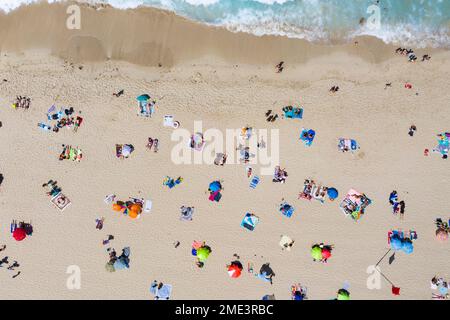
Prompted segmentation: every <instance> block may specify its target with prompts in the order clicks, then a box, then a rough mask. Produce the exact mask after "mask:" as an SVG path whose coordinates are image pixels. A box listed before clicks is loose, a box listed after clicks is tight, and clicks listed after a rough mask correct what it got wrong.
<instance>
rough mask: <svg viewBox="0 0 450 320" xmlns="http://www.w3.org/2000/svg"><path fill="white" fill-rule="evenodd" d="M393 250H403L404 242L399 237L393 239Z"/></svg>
mask: <svg viewBox="0 0 450 320" xmlns="http://www.w3.org/2000/svg"><path fill="white" fill-rule="evenodd" d="M391 248H392V250H401V249H402V248H403V242H402V240H401V239H400V238H399V237H398V236H393V237H392V238H391Z"/></svg>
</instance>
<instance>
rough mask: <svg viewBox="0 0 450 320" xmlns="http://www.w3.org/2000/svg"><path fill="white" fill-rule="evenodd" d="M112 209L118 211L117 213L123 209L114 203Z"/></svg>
mask: <svg viewBox="0 0 450 320" xmlns="http://www.w3.org/2000/svg"><path fill="white" fill-rule="evenodd" d="M112 208H113V210H114V211H119V212H120V211H122V209H123V207H122V206H121V205H120V204H118V203H114V204H113V206H112Z"/></svg>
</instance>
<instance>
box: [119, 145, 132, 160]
mask: <svg viewBox="0 0 450 320" xmlns="http://www.w3.org/2000/svg"><path fill="white" fill-rule="evenodd" d="M131 152H133V150H132V148H131V146H130V145H129V144H125V145H124V146H123V147H122V155H123V156H124V157H128V156H129V155H130V154H131Z"/></svg>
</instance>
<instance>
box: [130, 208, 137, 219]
mask: <svg viewBox="0 0 450 320" xmlns="http://www.w3.org/2000/svg"><path fill="white" fill-rule="evenodd" d="M128 216H129V217H130V218H131V219H136V218H137V217H139V212H137V211H133V210H128Z"/></svg>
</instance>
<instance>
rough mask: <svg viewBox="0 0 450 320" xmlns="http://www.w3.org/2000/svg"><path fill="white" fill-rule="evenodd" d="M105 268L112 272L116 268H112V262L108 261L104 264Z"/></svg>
mask: <svg viewBox="0 0 450 320" xmlns="http://www.w3.org/2000/svg"><path fill="white" fill-rule="evenodd" d="M105 269H106V271H108V272H114V271H116V269H114V263H110V262H108V263H107V264H106V265H105Z"/></svg>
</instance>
